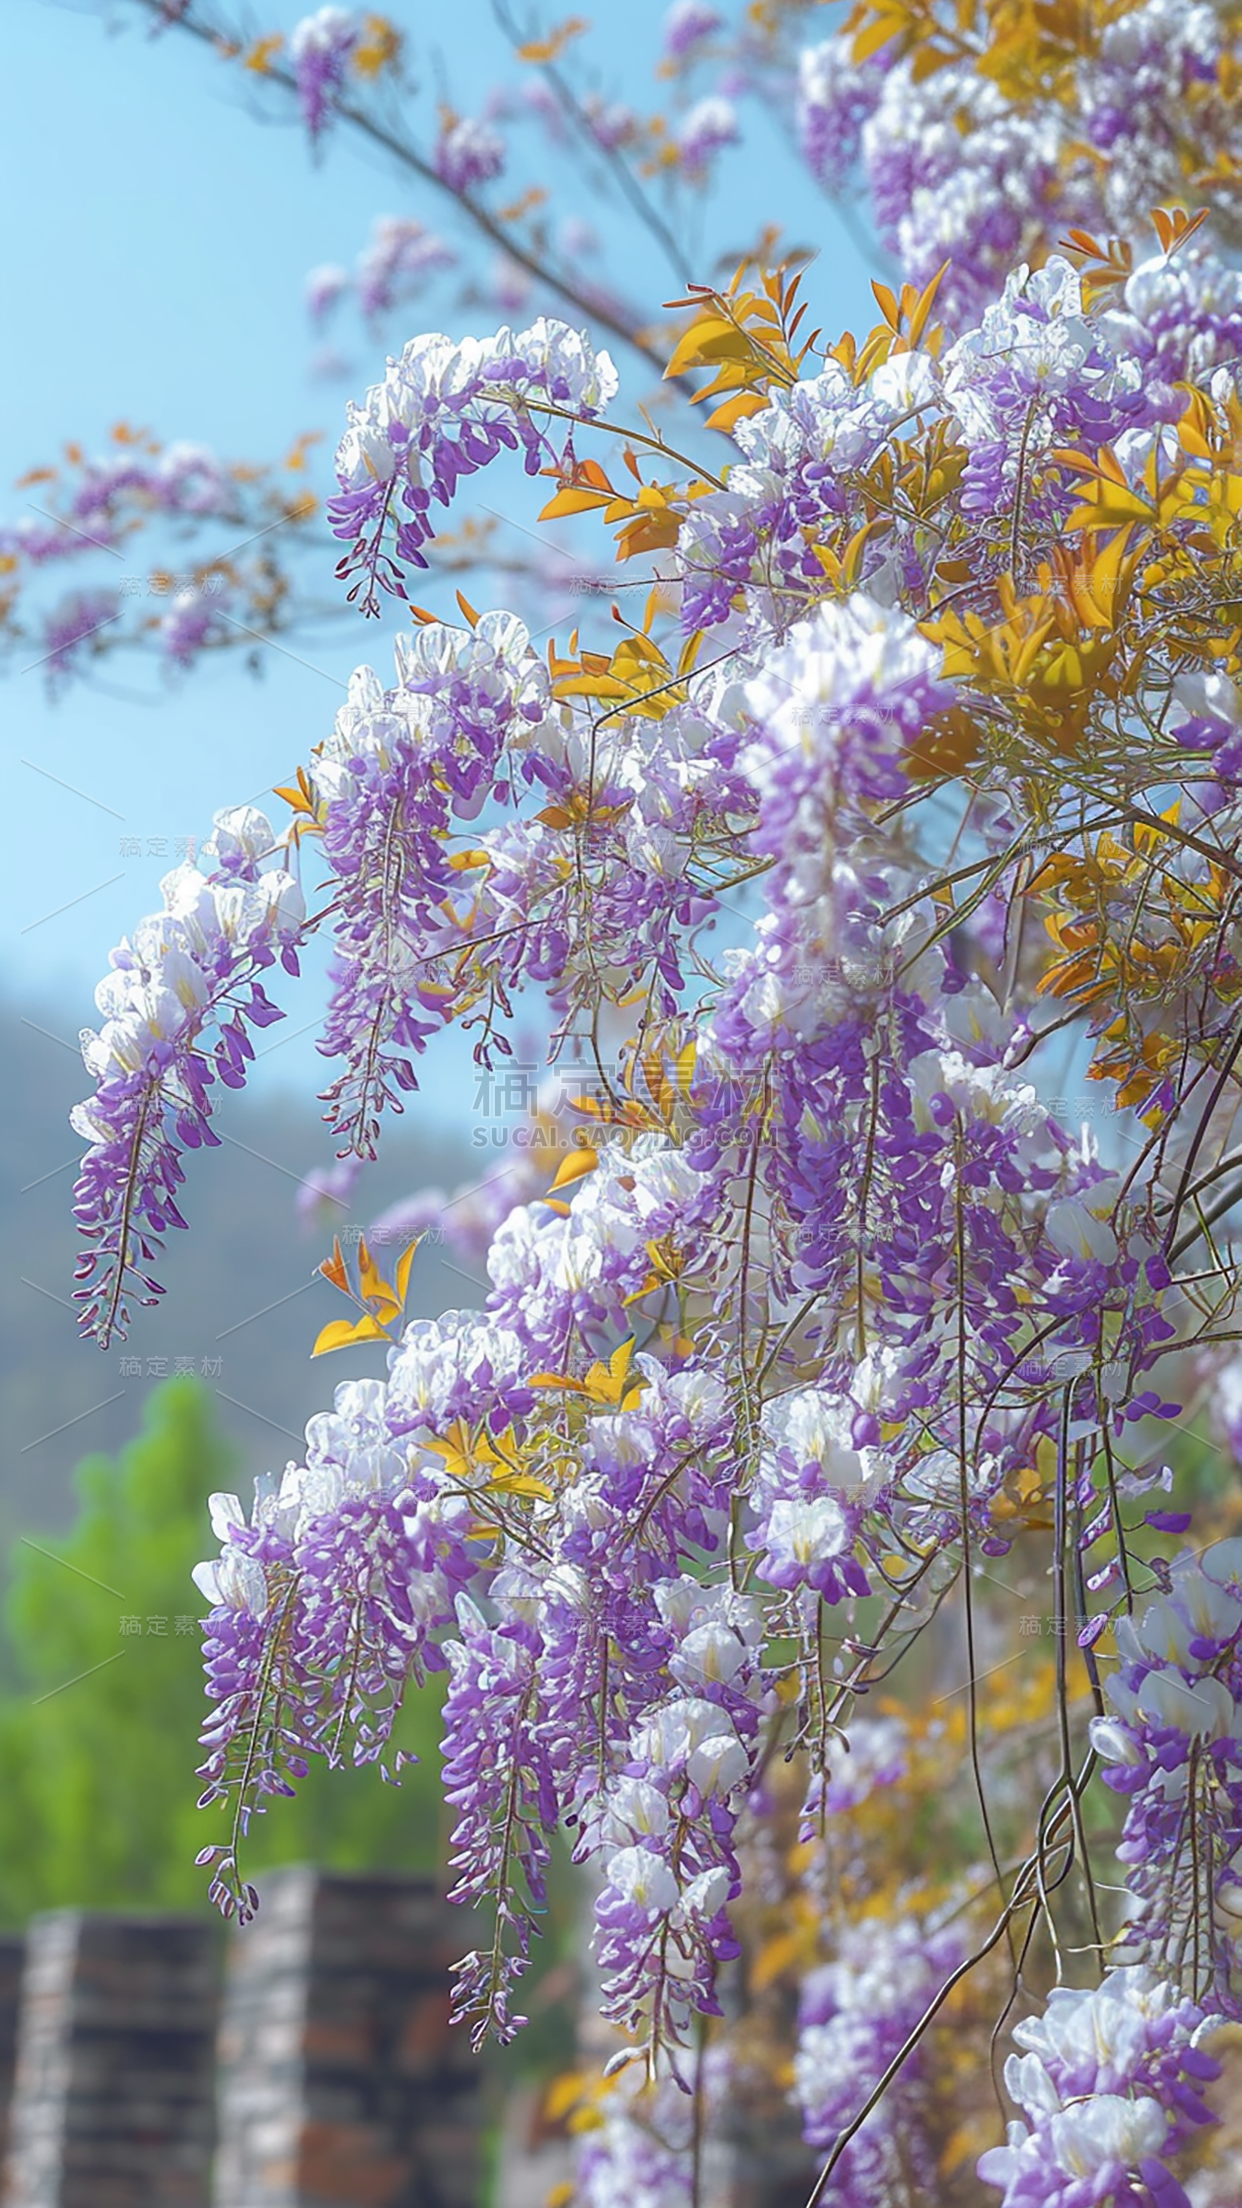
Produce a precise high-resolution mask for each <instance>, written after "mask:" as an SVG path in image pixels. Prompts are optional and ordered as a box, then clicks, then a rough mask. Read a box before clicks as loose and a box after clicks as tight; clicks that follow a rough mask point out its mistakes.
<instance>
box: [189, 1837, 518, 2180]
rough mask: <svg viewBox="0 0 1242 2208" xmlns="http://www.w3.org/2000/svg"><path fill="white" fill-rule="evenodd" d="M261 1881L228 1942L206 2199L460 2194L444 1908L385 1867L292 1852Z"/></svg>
mask: <svg viewBox="0 0 1242 2208" xmlns="http://www.w3.org/2000/svg"><path fill="white" fill-rule="evenodd" d="M261 1897H262V1907H261V1909H260V1913H259V1917H258V1919H257V1921H256V1923H255V1924H254V1925H249V1926H247V1927H245V1929H244V1930H241V1931H239V1932H238V1933H237V1934H236V1935H235V1937H234V1940H233V1944H232V1954H231V1959H230V1969H229V1975H228V1986H227V1992H226V1996H225V2007H224V2018H223V2023H222V2028H221V2033H220V2041H219V2051H220V2066H221V2076H220V2120H221V2137H220V2149H219V2153H218V2156H217V2167H216V2177H215V2193H214V2198H215V2201H216V2203H217V2208H243V2204H244V2208H425V2204H426V2203H427V2202H429V2201H435V2202H436V2203H437V2204H438V2208H475V2203H476V2202H477V2199H478V2191H479V2158H478V2149H479V2139H480V2132H481V2123H480V2115H479V2109H478V2094H479V2076H480V2074H479V2069H478V2065H477V2064H476V2063H475V2061H474V2058H473V2056H471V2054H470V2050H469V2043H468V2041H467V2039H466V2036H465V2034H464V2033H457V2032H451V2031H450V2028H449V2023H448V2008H449V1975H448V1973H449V1964H450V1962H451V1961H453V1960H455V1959H456V1956H457V1954H458V1953H459V1951H460V1940H459V1937H458V1936H457V1924H458V1921H459V1920H458V1918H457V1913H456V1912H455V1911H453V1910H450V1909H448V1907H447V1905H446V1904H445V1903H444V1901H443V1900H442V1899H441V1897H440V1896H439V1894H438V1893H437V1891H436V1889H435V1887H434V1886H433V1885H432V1884H431V1882H430V1881H428V1880H426V1879H413V1878H405V1877H402V1876H399V1875H395V1874H394V1875H383V1876H364V1875H361V1874H327V1873H317V1872H312V1871H308V1870H306V1869H304V1868H301V1867H299V1868H296V1869H292V1870H289V1871H285V1872H278V1873H275V1874H273V1875H272V1876H270V1877H269V1878H268V1879H267V1880H266V1882H264V1883H263V1885H262V1887H261ZM256 1933H259V1934H260V1937H259V1938H258V1939H256V1937H255V1935H256Z"/></svg>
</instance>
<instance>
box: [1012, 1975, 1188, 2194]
mask: <svg viewBox="0 0 1242 2208" xmlns="http://www.w3.org/2000/svg"><path fill="white" fill-rule="evenodd" d="M1209 2028H1210V2020H1209V2019H1208V2018H1206V2017H1205V2015H1204V2012H1203V2011H1202V2010H1201V2009H1199V2008H1197V2007H1196V2006H1195V2004H1194V2003H1193V2002H1191V2001H1187V2000H1183V1999H1181V1998H1180V1996H1179V1995H1178V1994H1177V1992H1176V1991H1175V1989H1174V1988H1173V1987H1171V1986H1170V1985H1169V1984H1168V1982H1167V1980H1164V1979H1162V1978H1160V1977H1158V1976H1157V1975H1156V1973H1155V1972H1153V1971H1149V1970H1146V1969H1143V1968H1140V1967H1134V1968H1122V1969H1116V1970H1110V1971H1109V1972H1108V1973H1107V1975H1106V1977H1105V1979H1104V1983H1103V1984H1102V1985H1101V1986H1099V1987H1098V1988H1095V1989H1094V1990H1091V1989H1087V1990H1083V1991H1081V1992H1078V1991H1075V1990H1073V1989H1071V1988H1070V1987H1068V1986H1058V1987H1056V1988H1055V1989H1054V1991H1053V1992H1052V1994H1051V1995H1050V1997H1049V2000H1048V2006H1047V2009H1046V2010H1045V2012H1044V2014H1043V2016H1042V2017H1036V2018H1033V2019H1032V2020H1031V2021H1030V2022H1029V2023H1025V2024H1019V2025H1018V2026H1017V2028H1016V2030H1015V2032H1014V2038H1015V2039H1016V2040H1017V2042H1018V2044H1019V2046H1020V2047H1023V2048H1025V2049H1027V2052H1026V2053H1025V2054H1023V2055H1011V2056H1010V2057H1009V2060H1008V2062H1007V2063H1006V2065H1005V2084H1006V2086H1007V2088H1008V2091H1009V2094H1010V2097H1011V2098H1012V2099H1013V2100H1015V2101H1016V2102H1017V2103H1018V2105H1019V2106H1020V2107H1021V2108H1023V2109H1024V2110H1025V2111H1026V2121H1025V2122H1021V2121H1015V2122H1013V2123H1011V2124H1010V2127H1009V2139H1008V2143H1007V2144H1006V2145H1005V2146H1003V2147H993V2148H991V2149H990V2150H989V2151H988V2153H986V2154H985V2155H984V2156H983V2158H982V2160H981V2161H980V2164H979V2174H980V2176H981V2177H983V2178H984V2179H986V2181H987V2182H988V2183H989V2184H991V2185H996V2186H999V2187H1001V2188H1002V2189H1003V2192H1004V2208H1027V2204H1028V2203H1029V2204H1030V2208H1103V2204H1104V2203H1106V2202H1110V2203H1115V2204H1116V2208H1139V2203H1145V2202H1148V2201H1150V2202H1152V2203H1154V2204H1155V2208H1189V2204H1188V2200H1187V2195H1186V2193H1185V2192H1184V2191H1183V2189H1182V2187H1181V2185H1180V2184H1179V2183H1178V2181H1177V2179H1176V2178H1175V2177H1174V2176H1173V2175H1172V2173H1171V2171H1170V2170H1169V2168H1168V2166H1167V2157H1169V2156H1170V2155H1172V2154H1173V2153H1175V2152H1176V2150H1177V2148H1178V2147H1179V2146H1181V2145H1182V2144H1183V2143H1184V2141H1185V2140H1186V2139H1187V2138H1188V2137H1189V2136H1190V2135H1191V2134H1192V2133H1193V2131H1194V2129H1195V2127H1196V2126H1198V2125H1201V2124H1204V2123H1206V2122H1208V2121H1209V2114H1208V2110H1207V2109H1206V2108H1205V2106H1204V2103H1203V2099H1202V2092H1203V2088H1204V2086H1205V2085H1206V2084H1209V2083H1210V2082H1211V2080H1212V2079H1214V2078H1216V2077H1218V2076H1219V2074H1220V2065H1219V2063H1217V2062H1216V2061H1215V2060H1214V2059H1213V2058H1212V2056H1211V2055H1210V2054H1208V2053H1207V2052H1206V2051H1205V2049H1204V2047H1203V2046H1202V2044H1201V2041H1202V2039H1203V2037H1204V2036H1205V2030H1206V2029H1209Z"/></svg>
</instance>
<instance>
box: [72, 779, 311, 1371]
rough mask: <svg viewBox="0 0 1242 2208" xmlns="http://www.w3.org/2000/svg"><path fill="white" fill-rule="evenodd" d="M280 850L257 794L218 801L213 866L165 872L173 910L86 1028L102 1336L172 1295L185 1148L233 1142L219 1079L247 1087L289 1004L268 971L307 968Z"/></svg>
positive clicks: (89, 1194)
mask: <svg viewBox="0 0 1242 2208" xmlns="http://www.w3.org/2000/svg"><path fill="white" fill-rule="evenodd" d="M273 849H274V838H273V834H272V829H271V826H270V823H269V822H268V820H267V818H266V816H265V815H264V814H263V813H260V812H258V811H256V810H255V808H254V807H253V806H244V807H241V808H240V809H238V810H234V811H231V812H222V813H217V815H216V832H215V835H214V837H213V838H212V840H211V841H210V842H209V843H208V844H207V845H206V846H205V847H204V851H203V857H204V858H205V859H207V860H214V862H215V865H214V868H213V871H212V872H211V873H209V874H204V873H202V872H201V871H200V870H199V868H198V867H196V866H191V865H188V864H187V865H185V866H179V867H177V868H175V869H174V871H173V872H172V873H171V874H168V875H166V876H165V878H164V881H163V884H162V885H161V886H162V888H163V892H164V909H163V911H162V912H158V913H152V914H151V916H150V917H149V918H148V919H146V920H143V921H141V922H140V923H139V925H138V927H137V928H136V929H135V930H134V934H133V936H132V938H130V937H127V938H126V939H125V941H124V942H123V943H121V944H120V945H119V946H118V947H117V949H116V950H114V951H113V953H112V960H111V967H112V970H111V972H110V973H109V974H108V975H107V977H106V979H105V980H103V981H101V982H100V984H99V987H98V989H97V990H96V992H95V1001H96V1003H97V1005H98V1007H99V1010H100V1012H101V1013H102V1014H103V1015H104V1022H103V1026H102V1027H101V1028H100V1029H99V1030H98V1032H96V1031H95V1030H93V1029H89V1030H85V1031H84V1032H83V1036H82V1055H83V1058H84V1059H85V1061H86V1067H87V1071H88V1072H89V1073H91V1074H93V1076H94V1078H95V1089H94V1093H93V1094H92V1096H91V1097H90V1099H89V1100H88V1101H87V1102H86V1103H84V1104H80V1105H78V1106H77V1107H76V1109H75V1110H74V1113H73V1126H74V1130H75V1132H76V1133H77V1134H79V1135H81V1136H83V1137H84V1139H85V1140H86V1141H87V1142H88V1143H89V1145H90V1148H89V1149H88V1150H87V1153H86V1156H85V1158H84V1160H83V1163H82V1172H81V1177H80V1178H79V1181H78V1184H77V1188H76V1190H75V1201H74V1213H75V1216H76V1218H77V1222H78V1226H79V1229H80V1230H81V1233H82V1235H83V1236H84V1238H85V1241H86V1244H87V1247H86V1249H85V1251H84V1252H83V1255H82V1257H81V1259H80V1261H79V1264H78V1270H77V1278H78V1280H79V1282H80V1284H81V1285H80V1286H79V1287H78V1288H77V1289H75V1291H74V1296H75V1301H76V1302H78V1303H79V1304H80V1305H81V1313H80V1323H81V1325H82V1327H83V1329H84V1331H85V1332H86V1333H88V1334H92V1335H94V1336H95V1337H96V1338H97V1340H98V1341H99V1344H100V1346H101V1348H105V1349H106V1348H107V1346H108V1344H109V1342H110V1341H112V1340H113V1339H114V1337H116V1336H121V1337H123V1336H124V1334H125V1332H126V1330H127V1328H128V1324H129V1308H130V1299H131V1297H132V1296H134V1295H137V1297H138V1300H139V1301H140V1302H142V1303H151V1302H153V1301H154V1300H155V1299H156V1298H157V1297H159V1296H161V1295H162V1294H163V1292H164V1291H163V1289H162V1288H161V1286H160V1284H159V1282H158V1281H157V1280H155V1279H154V1278H153V1276H152V1275H151V1273H150V1272H149V1271H148V1270H147V1268H148V1266H150V1265H151V1264H153V1263H154V1262H155V1260H156V1258H157V1255H158V1252H159V1249H160V1246H161V1243H162V1241H163V1237H164V1235H165V1233H166V1232H167V1230H168V1228H169V1227H170V1226H172V1227H184V1226H185V1224H186V1222H185V1220H184V1219H183V1218H182V1216H181V1212H180V1210H179V1208H178V1205H177V1200H176V1198H177V1191H178V1189H179V1188H180V1186H181V1184H182V1182H183V1181H184V1179H185V1170H184V1167H183V1165H182V1163H181V1160H182V1157H183V1155H184V1153H185V1151H186V1150H196V1149H198V1148H199V1147H200V1146H201V1145H202V1144H203V1143H208V1144H214V1143H217V1142H218V1141H219V1139H220V1138H219V1136H218V1135H217V1134H216V1132H215V1130H214V1128H213V1127H212V1124H211V1120H212V1110H213V1098H212V1095H211V1091H212V1089H213V1087H214V1085H215V1083H216V1082H217V1081H219V1082H222V1083H223V1084H224V1086H225V1087H226V1088H230V1089H239V1088H241V1087H242V1086H243V1084H244V1082H245V1079H246V1069H247V1065H248V1063H249V1061H250V1059H252V1058H253V1056H254V1046H253V1044H252V1042H251V1040H250V1030H251V1029H252V1028H255V1027H268V1026H270V1025H271V1023H272V1021H273V1020H279V1019H281V1018H283V1016H284V1015H283V1013H282V1011H281V1008H280V1007H279V1005H276V1004H273V1003H272V1000H271V998H270V997H269V996H268V995H267V993H266V991H265V990H264V987H263V984H262V982H261V980H260V979H259V976H260V975H261V974H262V973H264V972H266V971H267V969H269V968H270V967H272V966H273V965H275V964H276V962H277V960H279V962H280V964H281V965H282V966H283V968H284V970H285V972H286V973H287V974H296V973H297V971H298V956H297V951H298V944H299V943H300V941H301V939H302V934H303V928H304V922H305V915H306V908H305V905H304V903H303V899H302V892H301V890H300V888H299V887H298V884H297V883H296V881H295V880H294V879H293V877H292V875H290V874H288V873H286V872H285V871H284V870H283V868H279V867H277V868H272V867H267V868H265V867H264V865H263V861H264V860H265V859H266V858H267V857H269V856H270V855H271V854H272V852H273ZM213 1036H214V1040H212V1037H213Z"/></svg>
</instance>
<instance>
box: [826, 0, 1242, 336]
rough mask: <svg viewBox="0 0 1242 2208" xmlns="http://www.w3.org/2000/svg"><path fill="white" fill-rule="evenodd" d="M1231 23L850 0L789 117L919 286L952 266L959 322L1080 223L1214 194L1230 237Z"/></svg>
mask: <svg viewBox="0 0 1242 2208" xmlns="http://www.w3.org/2000/svg"><path fill="white" fill-rule="evenodd" d="M1240 37H1242V24H1240V22H1239V17H1238V14H1237V11H1236V9H1235V8H1231V7H1229V6H1214V5H1204V4H1203V0H1142V4H1140V5H1138V6H1127V7H1121V8H1110V9H1106V10H1100V11H1099V12H1098V13H1096V12H1095V11H1092V10H1090V9H1083V10H1080V11H1078V13H1076V14H1075V13H1074V12H1073V11H1070V10H1066V11H1063V12H1062V13H1061V14H1059V15H1055V16H1054V15H1046V16H1041V15H1040V13H1039V12H1038V11H1037V10H1035V9H1030V10H1014V9H1012V8H1009V7H1006V6H1003V5H1000V4H998V0H983V4H982V5H978V6H969V7H967V8H966V9H963V8H961V7H960V6H958V7H953V8H935V7H915V6H907V5H906V4H905V0H896V4H895V5H894V4H893V0H860V4H859V5H858V6H857V7H855V8H854V9H853V10H852V12H851V14H850V16H849V18H848V19H847V21H846V23H845V24H844V25H843V26H842V27H841V29H840V30H838V31H837V32H836V33H835V34H834V36H833V37H831V38H829V39H826V40H824V41H822V42H821V43H819V44H817V45H814V46H809V47H806V48H805V49H804V50H803V51H802V53H801V55H800V57H799V75H798V98H797V110H798V125H799V131H800V136H801V141H802V150H803V154H804V157H805V159H806V160H807V162H808V163H809V165H810V168H811V170H812V171H813V173H814V174H815V176H816V177H817V178H818V179H819V181H820V182H821V183H822V184H824V185H825V186H826V187H827V188H828V189H829V190H830V191H834V192H842V191H844V190H845V189H846V187H847V186H849V185H851V184H852V181H853V174H854V171H855V169H856V168H857V167H859V166H861V168H862V170H863V173H864V175H865V177H866V182H867V187H868V190H869V192H870V194H871V197H872V201H873V204H874V209H875V217H876V222H877V226H878V228H879V231H880V235H881V238H882V239H883V241H884V243H885V244H886V245H887V246H888V248H889V250H890V251H891V252H892V253H894V254H895V255H896V257H897V259H898V261H899V263H900V266H901V268H902V270H903V272H904V273H905V274H906V275H907V276H908V277H909V278H910V279H911V280H912V281H913V282H914V283H916V284H920V285H921V284H925V283H927V282H928V281H929V280H930V278H931V277H932V276H933V275H934V274H935V272H936V270H937V268H939V267H940V265H941V264H942V263H943V262H944V261H946V260H947V261H949V262H950V263H951V272H950V274H949V276H948V279H947V281H946V284H945V288H944V294H943V305H944V308H945V311H946V312H947V313H948V314H949V316H950V318H951V319H952V321H953V322H954V324H955V325H956V326H960V324H961V321H962V319H963V318H964V317H966V316H969V315H970V314H972V313H974V312H976V311H977V310H978V308H979V307H980V306H982V305H983V304H984V303H986V301H987V300H988V299H989V298H991V297H993V296H994V295H995V293H996V291H997V290H998V289H999V288H1000V285H1001V283H1002V282H1003V280H1004V276H1005V272H1006V270H1007V269H1008V268H1010V267H1011V266H1012V265H1013V263H1014V262H1015V261H1017V260H1020V259H1026V258H1034V257H1038V258H1040V259H1042V258H1043V257H1044V254H1045V253H1046V252H1047V250H1048V247H1049V245H1050V244H1052V243H1053V242H1054V241H1055V239H1056V238H1057V236H1058V235H1059V234H1060V233H1062V232H1064V231H1066V230H1070V229H1073V228H1075V227H1078V228H1082V229H1087V230H1095V229H1102V230H1103V231H1104V232H1105V234H1109V233H1117V232H1119V233H1120V235H1121V236H1122V237H1123V238H1124V237H1127V236H1130V235H1132V224H1133V221H1134V215H1135V211H1136V210H1137V209H1140V208H1146V207H1150V206H1153V205H1155V204H1156V203H1157V202H1159V201H1161V200H1165V199H1173V200H1175V201H1178V202H1183V201H1184V200H1185V199H1186V197H1187V195H1194V197H1195V198H1201V197H1203V196H1208V197H1210V198H1211V200H1212V203H1213V205H1214V208H1215V211H1216V215H1217V218H1218V220H1219V221H1221V223H1222V224H1223V225H1225V226H1226V227H1227V228H1229V229H1231V230H1232V231H1233V232H1235V233H1236V230H1237V226H1238V224H1239V222H1240V221H1242V196H1240V195H1239V190H1238V173H1237V165H1236V161H1235V160H1234V158H1233V155H1232V152H1231V147H1232V141H1233V136H1234V128H1233V115H1234V102H1235V100H1236V96H1237V95H1236V75H1237V69H1238V63H1239V55H1240V48H1239V40H1240Z"/></svg>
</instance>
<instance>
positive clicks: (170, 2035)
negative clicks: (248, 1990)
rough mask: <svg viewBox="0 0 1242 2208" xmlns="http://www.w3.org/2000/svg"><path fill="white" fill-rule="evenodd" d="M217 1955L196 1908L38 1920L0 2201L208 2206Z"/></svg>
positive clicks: (16, 2206)
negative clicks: (192, 1912) (169, 1913)
mask: <svg viewBox="0 0 1242 2208" xmlns="http://www.w3.org/2000/svg"><path fill="white" fill-rule="evenodd" d="M216 1953H217V1943H216V1939H215V1933H214V1928H213V1927H212V1926H211V1925H209V1924H206V1923H204V1922H202V1921H201V1920H199V1919H196V1918H159V1917H127V1916H103V1915H94V1914H90V1913H87V1912H84V1911H78V1910H65V1911H58V1912H56V1913H55V1914H53V1915H50V1916H45V1917H36V1919H35V1920H34V1923H33V1924H32V1925H31V1927H30V1933H29V1938H28V1943H27V1956H26V1969H25V1972H24V1976H23V1982H22V1998H21V2007H20V2020H19V2029H18V2046H17V2062H16V2076H15V2085H14V2093H13V2102H12V2109H11V2117H10V2138H9V2152H8V2160H7V2171H6V2190H5V2201H6V2208H207V2203H208V2200H209V2193H210V2164H211V2153H212V2142H213V2135H214V2121H213V2085H214V2050H215V2029H216Z"/></svg>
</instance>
